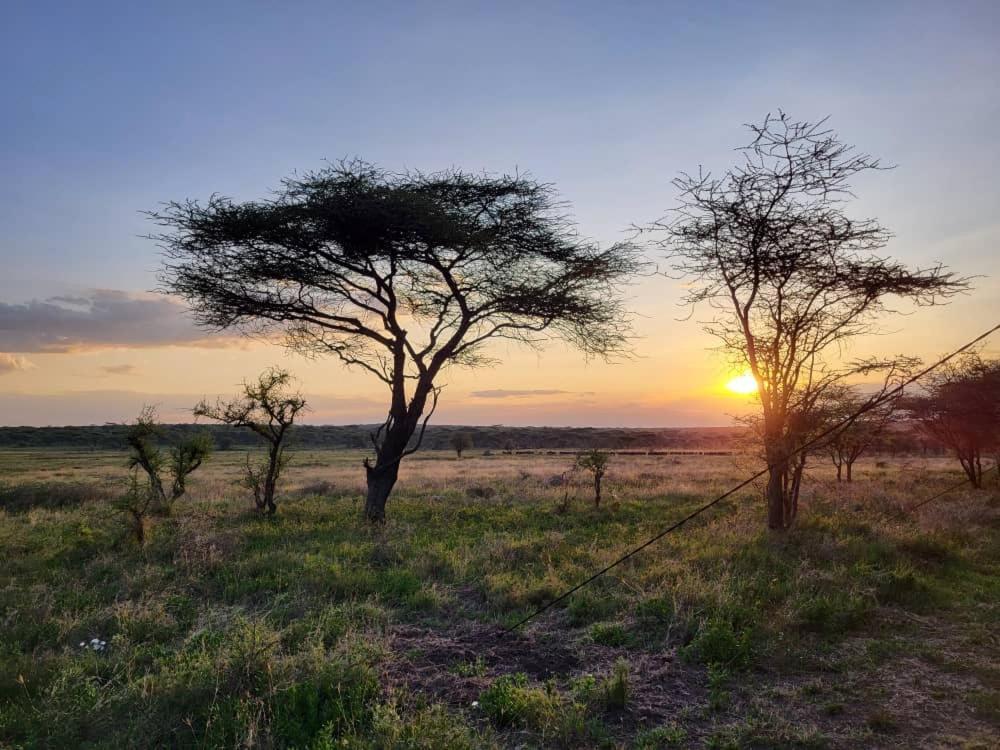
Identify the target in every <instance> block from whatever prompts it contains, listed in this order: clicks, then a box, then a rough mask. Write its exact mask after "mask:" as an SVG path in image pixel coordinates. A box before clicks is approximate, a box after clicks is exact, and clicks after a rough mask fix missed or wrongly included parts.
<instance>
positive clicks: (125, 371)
mask: <svg viewBox="0 0 1000 750" xmlns="http://www.w3.org/2000/svg"><path fill="white" fill-rule="evenodd" d="M101 370H103V371H104V372H106V373H107V374H108V375H135V374H136V373H137V372H138V369H137V368H136V366H135V365H128V364H125V365H105V366H104V367H102V368H101Z"/></svg>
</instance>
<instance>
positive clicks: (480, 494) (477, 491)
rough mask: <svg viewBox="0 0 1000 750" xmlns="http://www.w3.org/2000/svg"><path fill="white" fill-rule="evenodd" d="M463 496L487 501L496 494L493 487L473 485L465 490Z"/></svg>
mask: <svg viewBox="0 0 1000 750" xmlns="http://www.w3.org/2000/svg"><path fill="white" fill-rule="evenodd" d="M465 494H466V495H468V496H469V497H473V498H482V499H484V500H489V499H490V498H491V497H493V496H494V495H496V494H497V491H496V490H495V489H494V488H493V487H489V486H487V485H481V484H473V485H471V486H469V487H467V488H466V490H465Z"/></svg>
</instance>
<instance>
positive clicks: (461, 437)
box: [448, 432, 472, 458]
mask: <svg viewBox="0 0 1000 750" xmlns="http://www.w3.org/2000/svg"><path fill="white" fill-rule="evenodd" d="M448 442H449V443H451V447H452V448H454V449H455V454H456V455H457V456H458V457H459V458H461V457H462V453H463V452H465V451H467V450H469V449H470V448H472V435H470V434H469V433H467V432H456V433H455V434H453V435H452V436H451V439H450V440H449V441H448Z"/></svg>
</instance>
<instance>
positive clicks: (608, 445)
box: [0, 424, 743, 452]
mask: <svg viewBox="0 0 1000 750" xmlns="http://www.w3.org/2000/svg"><path fill="white" fill-rule="evenodd" d="M163 429H164V433H165V438H166V440H167V441H168V442H176V441H177V440H179V439H182V438H184V437H186V436H190V435H191V434H192V433H195V432H207V433H208V434H210V435H211V436H212V439H213V440H214V442H215V446H216V448H217V449H218V450H241V449H246V448H253V447H258V446H259V445H260V442H259V440H258V438H257V437H256V436H255V435H254V434H253V433H252V432H250V431H249V430H246V429H241V428H238V427H229V426H226V425H216V424H204V425H201V424H175V425H164V427H163ZM292 429H293V435H292V438H293V439H292V445H293V446H294V447H296V448H300V449H301V448H306V449H309V448H313V449H319V448H333V449H353V450H358V449H362V450H363V449H367V448H370V447H371V440H370V437H369V436H370V435H371V433H372V430H374V429H375V426H374V425H296V426H295V427H294V428H292ZM125 430H126V427H125V426H124V425H117V424H115V425H100V426H86V427H0V449H3V448H64V449H75V450H123V449H124V448H125ZM456 433H466V434H467V435H469V436H470V437H471V438H472V444H473V447H474V448H476V449H481V450H493V451H517V450H559V449H563V450H572V449H582V448H602V449H607V450H617V451H621V450H636V451H642V452H645V451H648V450H656V449H660V450H730V449H732V448H734V447H736V446H737V445H738V444H739V442H740V440H741V438H742V435H743V430H742V429H740V428H725V427H699V428H648V429H647V428H627V427H506V426H502V425H494V426H486V427H466V426H455V425H440V426H430V427H428V428H427V434H426V435H425V436H424V441H423V445H422V448H424V449H429V450H450V449H451V440H452V437H453V436H454V435H455V434H456Z"/></svg>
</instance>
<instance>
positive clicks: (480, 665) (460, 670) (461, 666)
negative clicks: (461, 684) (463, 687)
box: [454, 656, 486, 677]
mask: <svg viewBox="0 0 1000 750" xmlns="http://www.w3.org/2000/svg"><path fill="white" fill-rule="evenodd" d="M454 669H455V674H457V675H459V676H460V677H484V676H485V675H486V661H485V660H484V659H483V657H482V656H477V657H476V660H475V661H463V662H459V663H458V664H456V665H455V667H454Z"/></svg>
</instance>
